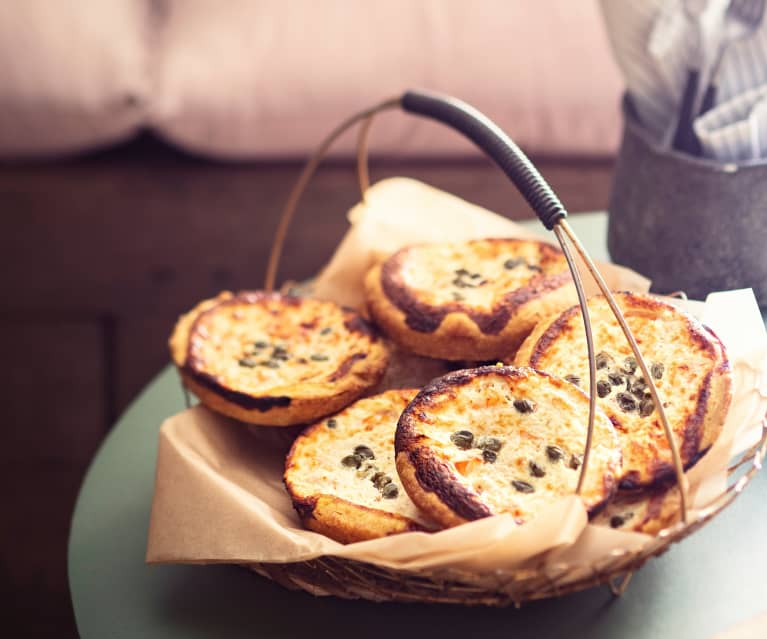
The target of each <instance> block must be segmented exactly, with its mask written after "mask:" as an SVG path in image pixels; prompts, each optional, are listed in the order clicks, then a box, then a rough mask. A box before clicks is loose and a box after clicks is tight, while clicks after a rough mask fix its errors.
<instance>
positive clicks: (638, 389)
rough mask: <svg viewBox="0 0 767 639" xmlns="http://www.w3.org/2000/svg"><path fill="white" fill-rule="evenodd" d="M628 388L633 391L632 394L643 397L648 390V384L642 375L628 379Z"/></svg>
mask: <svg viewBox="0 0 767 639" xmlns="http://www.w3.org/2000/svg"><path fill="white" fill-rule="evenodd" d="M626 390H627V391H631V394H632V395H636V396H637V397H638V398H639V399H642V397H644V396H645V393H646V392H647V384H646V383H645V381H644V379H642V378H641V377H640V378H639V379H635V380H633V381H632V380H628V381H627V382H626Z"/></svg>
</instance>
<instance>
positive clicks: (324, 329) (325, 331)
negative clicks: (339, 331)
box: [320, 326, 333, 335]
mask: <svg viewBox="0 0 767 639" xmlns="http://www.w3.org/2000/svg"><path fill="white" fill-rule="evenodd" d="M332 332H333V329H332V328H330V326H326V327H325V328H323V329H322V330H321V331H320V335H329V334H330V333H332Z"/></svg>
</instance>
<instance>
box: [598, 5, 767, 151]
mask: <svg viewBox="0 0 767 639" xmlns="http://www.w3.org/2000/svg"><path fill="white" fill-rule="evenodd" d="M685 1H686V2H687V3H688V4H692V3H693V0H600V3H601V6H602V13H603V15H604V19H605V24H606V27H607V32H608V35H609V38H610V43H611V46H612V48H613V53H614V55H615V58H616V60H617V63H618V66H619V67H620V69H621V71H622V73H623V76H624V79H625V82H626V89H627V92H628V94H629V96H630V98H631V101H632V103H633V105H634V107H635V109H636V112H637V115H638V117H639V119H640V121H641V124H642V125H643V126H644V127H645V128H646V129H647V131H648V132H649V133H650V135H651V136H652V137H653V139H654V140H655V141H656V142H657V143H658V144H659V145H661V146H666V147H668V146H670V142H671V139H672V137H673V132H674V131H675V129H676V125H677V114H678V111H679V104H680V102H681V99H682V94H683V92H684V88H685V84H686V82H687V74H688V69H690V68H695V69H699V70H700V72H701V81H700V92H699V100H700V95H702V93H703V90H704V89H705V87H706V86H707V84H708V82H709V81H710V75H711V74H710V67H711V64H712V58H713V52H714V51H715V50H716V48H717V43H718V38H719V37H720V36H721V32H722V24H723V19H724V13H725V11H726V10H727V7H728V6H729V4H730V2H729V0H695V2H696V3H697V4H698V5H699V6H700V7H701V8H702V10H703V11H702V14H701V18H700V26H699V25H698V24H696V23H695V22H694V21H692V20H690V19H689V18H688V16H687V14H686V13H685V10H684V5H685ZM701 40H702V47H701V44H700V43H701ZM716 85H717V99H716V102H715V103H714V107H713V108H712V110H711V111H709V112H708V113H706V114H704V115H702V116H699V117H698V118H696V120H695V122H694V129H695V132H696V134H697V135H698V137H699V139H700V141H701V145H702V147H703V153H704V155H705V156H706V157H709V158H712V159H716V160H721V161H726V162H733V161H737V162H740V161H748V160H756V159H759V158H767V106H765V105H767V21H763V23H762V25H761V26H760V27H759V28H758V29H757V31H756V32H755V33H754V34H753V35H752V36H750V37H748V38H745V39H742V40H738V41H735V42H733V43H732V44H730V45H729V47H728V48H727V50H726V52H725V54H724V58H723V59H722V62H721V66H720V68H719V71H718V73H717V77H716Z"/></svg>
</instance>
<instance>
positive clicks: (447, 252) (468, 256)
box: [400, 240, 567, 312]
mask: <svg viewBox="0 0 767 639" xmlns="http://www.w3.org/2000/svg"><path fill="white" fill-rule="evenodd" d="M554 256H555V257H547V258H543V257H542V252H541V246H540V244H539V243H537V242H526V241H521V240H478V241H474V242H463V243H456V244H429V245H423V246H417V247H413V248H411V249H409V250H408V251H407V253H406V257H405V259H404V260H403V261H402V263H401V271H400V272H401V275H402V278H403V281H404V283H405V285H406V286H407V287H408V288H410V289H411V290H413V291H415V292H417V294H418V297H419V299H420V300H421V301H422V302H425V303H427V304H430V305H432V306H438V305H443V304H448V303H455V302H463V303H465V304H466V305H468V306H471V307H472V308H475V309H477V310H482V311H487V312H489V311H491V310H492V308H493V306H494V304H496V303H497V302H498V300H499V299H500V298H501V297H502V296H503V295H505V294H507V293H509V292H510V291H513V290H517V289H520V288H522V287H524V286H526V285H528V284H529V283H530V281H531V280H532V279H533V278H534V277H537V276H540V275H541V274H544V275H553V274H557V273H561V272H563V271H566V270H567V263H566V261H565V258H564V256H561V255H557V254H556V253H554Z"/></svg>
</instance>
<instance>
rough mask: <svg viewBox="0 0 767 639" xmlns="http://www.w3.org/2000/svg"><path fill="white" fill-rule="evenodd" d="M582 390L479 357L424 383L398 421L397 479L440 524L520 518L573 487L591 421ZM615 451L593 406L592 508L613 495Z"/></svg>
mask: <svg viewBox="0 0 767 639" xmlns="http://www.w3.org/2000/svg"><path fill="white" fill-rule="evenodd" d="M588 412H589V401H588V397H587V396H586V395H585V393H583V391H581V390H580V389H578V388H577V387H575V386H573V385H572V384H570V383H568V382H565V381H564V380H561V379H558V378H555V377H552V376H550V375H547V374H545V373H541V372H538V371H534V370H532V369H529V368H512V367H509V366H485V367H482V368H475V369H469V370H463V371H455V372H453V373H449V374H447V375H445V376H443V377H441V378H439V379H436V380H434V381H433V382H432V383H431V384H429V385H428V386H426V387H425V388H424V389H423V390H422V391H421V392H420V393H419V394H418V395H417V396H416V397H415V399H414V400H413V401H412V402H411V403H410V404H409V406H408V407H407V408H406V409H405V411H404V412H403V414H402V417H400V420H399V424H398V425H397V436H396V439H395V451H396V462H397V471H398V472H399V476H400V479H401V480H402V485H403V486H404V488H405V490H407V492H408V494H409V495H410V497H411V498H412V500H413V501H414V502H415V503H416V505H417V506H418V507H419V508H420V509H421V510H423V511H424V512H425V513H427V514H428V515H429V516H430V517H432V518H433V519H434V520H436V521H437V522H439V523H440V524H442V525H444V526H455V525H458V524H462V523H464V522H467V521H471V520H475V519H479V518H482V517H488V516H490V515H496V514H501V513H509V514H510V515H512V516H513V517H514V519H515V520H516V521H517V522H518V523H524V522H526V521H528V520H530V519H531V518H533V517H534V516H535V515H536V513H538V512H540V510H541V509H542V508H544V507H545V506H546V505H548V504H550V503H552V502H554V501H555V500H557V499H558V498H560V497H561V496H563V495H570V494H573V493H575V489H576V486H577V482H578V477H579V474H580V467H581V463H582V459H583V458H582V454H583V451H584V448H585V443H586V431H587V428H588ZM620 460H621V453H620V449H619V447H618V438H617V435H616V433H615V431H614V429H613V427H612V424H611V423H610V420H609V419H608V418H607V416H606V415H605V414H604V413H603V412H602V411H598V412H597V415H596V421H595V426H594V437H593V445H592V449H591V454H590V457H589V464H588V470H587V475H586V478H585V482H584V486H583V490H582V493H581V495H582V498H583V502H584V504H585V506H586V508H587V509H588V510H589V512H590V513H596V512H598V511H599V509H600V508H601V507H602V506H603V505H604V504H605V503H606V502H607V500H608V499H609V498H610V497H611V496H612V494H613V492H614V490H615V486H616V483H617V480H616V476H617V475H618V473H619V472H620V465H621V461H620Z"/></svg>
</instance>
